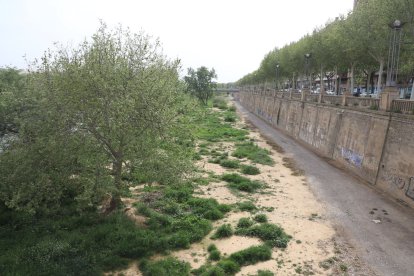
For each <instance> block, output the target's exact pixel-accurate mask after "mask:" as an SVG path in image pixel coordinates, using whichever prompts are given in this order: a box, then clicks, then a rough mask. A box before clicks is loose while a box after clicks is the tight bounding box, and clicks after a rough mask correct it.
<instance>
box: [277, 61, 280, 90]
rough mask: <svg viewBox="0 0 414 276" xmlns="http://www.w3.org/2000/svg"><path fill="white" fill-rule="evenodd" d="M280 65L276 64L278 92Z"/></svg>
mask: <svg viewBox="0 0 414 276" xmlns="http://www.w3.org/2000/svg"><path fill="white" fill-rule="evenodd" d="M279 67H280V65H279V63H277V64H276V90H277V88H278V80H279Z"/></svg>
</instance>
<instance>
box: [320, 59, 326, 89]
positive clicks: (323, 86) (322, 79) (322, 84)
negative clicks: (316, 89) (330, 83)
mask: <svg viewBox="0 0 414 276" xmlns="http://www.w3.org/2000/svg"><path fill="white" fill-rule="evenodd" d="M324 75H325V74H324V72H323V66H322V65H321V76H320V78H319V80H320V85H321V86H320V87H321V90H320V93H321V94H324V93H325V81H324V77H323V76H324Z"/></svg>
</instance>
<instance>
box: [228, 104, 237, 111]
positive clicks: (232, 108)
mask: <svg viewBox="0 0 414 276" xmlns="http://www.w3.org/2000/svg"><path fill="white" fill-rule="evenodd" d="M228 110H229V111H231V112H236V107H235V106H234V105H232V106H229V108H228Z"/></svg>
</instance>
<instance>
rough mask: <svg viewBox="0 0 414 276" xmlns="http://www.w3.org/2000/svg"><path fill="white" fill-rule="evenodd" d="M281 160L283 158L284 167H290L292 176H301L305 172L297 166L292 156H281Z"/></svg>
mask: <svg viewBox="0 0 414 276" xmlns="http://www.w3.org/2000/svg"><path fill="white" fill-rule="evenodd" d="M282 160H283V166H285V167H286V168H289V169H291V170H292V175H293V176H301V175H303V174H304V173H305V172H304V171H303V170H301V169H300V168H299V167H298V165H297V164H296V162H295V160H293V159H292V158H288V157H283V159H282Z"/></svg>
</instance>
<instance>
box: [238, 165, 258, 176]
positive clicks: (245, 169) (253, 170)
mask: <svg viewBox="0 0 414 276" xmlns="http://www.w3.org/2000/svg"><path fill="white" fill-rule="evenodd" d="M241 172H242V173H243V174H248V175H258V174H260V170H259V168H257V167H255V166H250V165H242V166H241Z"/></svg>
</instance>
